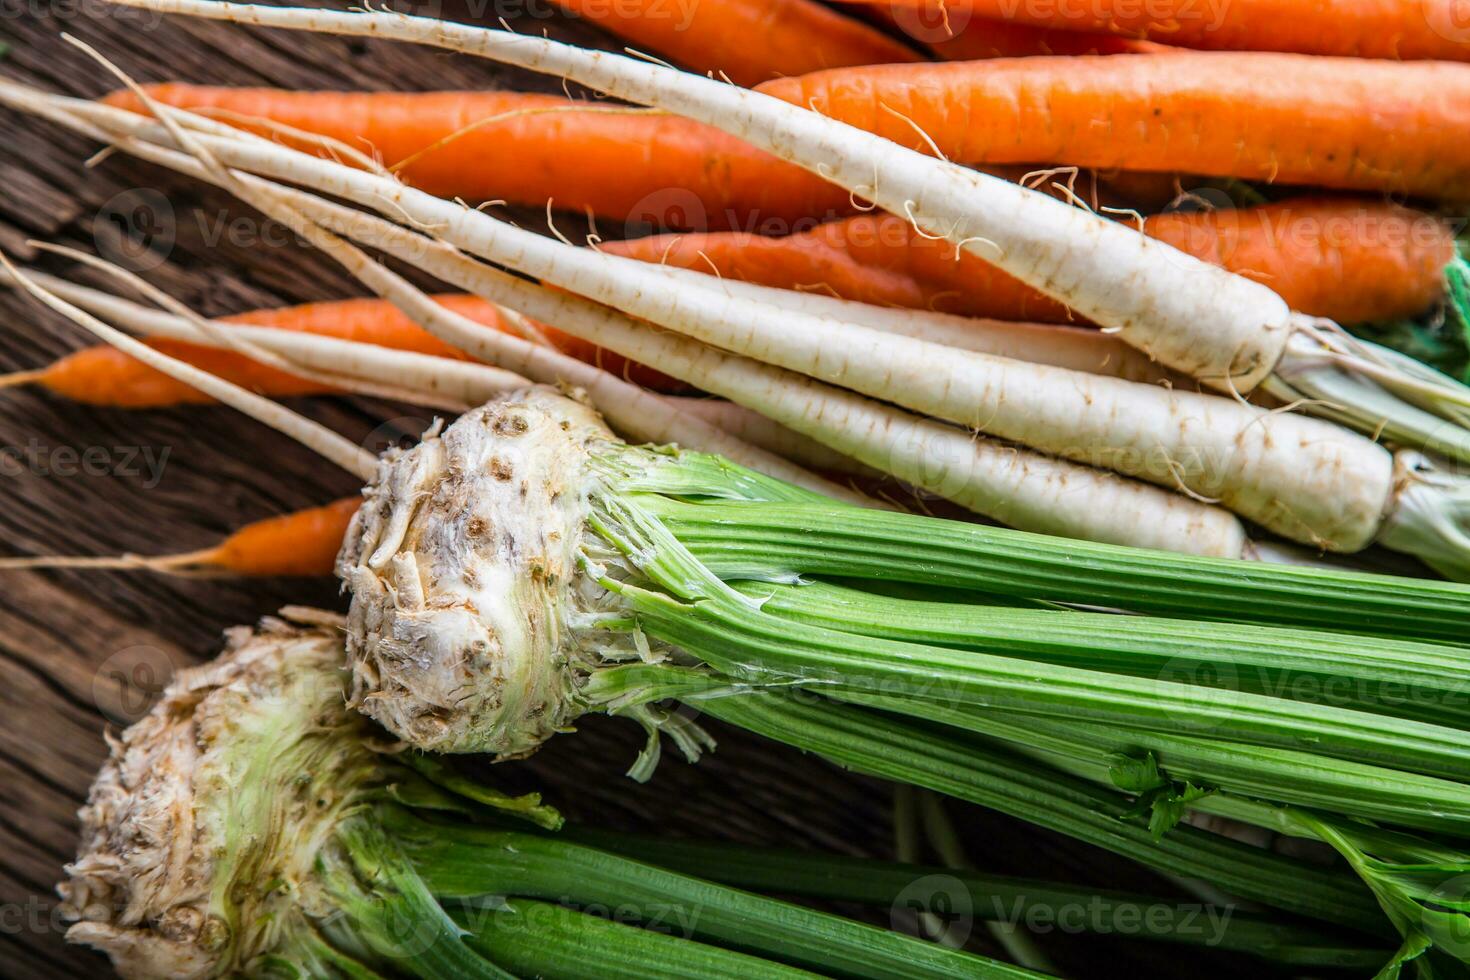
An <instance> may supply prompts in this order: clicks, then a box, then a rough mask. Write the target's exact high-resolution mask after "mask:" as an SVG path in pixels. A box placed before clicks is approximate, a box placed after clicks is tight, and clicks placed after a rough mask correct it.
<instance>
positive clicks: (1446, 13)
mask: <svg viewBox="0 0 1470 980" xmlns="http://www.w3.org/2000/svg"><path fill="white" fill-rule="evenodd" d="M848 2H859V3H879V4H881V5H882V6H885V7H891V6H898V7H902V8H904V10H905V11H906V12H907V13H908V14H909V15H910V16H922V17H923V18H924V19H925V22H926V23H927V22H932V21H936V20H940V19H943V18H948V20H949V21H950V22H951V23H959V24H964V23H967V22H968V21H969V20H970V19H971V18H973V17H990V18H997V19H1004V20H1014V21H1017V22H1020V23H1024V24H1030V25H1033V26H1036V27H1049V28H1058V29H1062V30H1072V31H1096V32H1102V33H1113V34H1121V35H1126V36H1131V37H1145V38H1151V39H1152V40H1155V41H1162V42H1165V43H1167V44H1171V45H1179V46H1181V47H1187V48H1207V49H1213V50H1233V51H1295V52H1300V53H1303V54H1318V55H1343V56H1350V57H1358V58H1390V59H1404V60H1423V59H1429V60H1444V61H1466V60H1470V21H1467V19H1466V17H1465V13H1464V9H1463V4H1461V3H1460V2H1459V0H1150V2H1148V3H1138V2H1137V0H1093V2H1091V3H1021V2H1018V0H848ZM941 3H942V5H943V7H942V10H941V9H940V4H941Z"/></svg>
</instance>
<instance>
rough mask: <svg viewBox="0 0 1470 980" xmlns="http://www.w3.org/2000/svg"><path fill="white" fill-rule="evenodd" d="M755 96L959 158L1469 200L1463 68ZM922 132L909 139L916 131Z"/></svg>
mask: <svg viewBox="0 0 1470 980" xmlns="http://www.w3.org/2000/svg"><path fill="white" fill-rule="evenodd" d="M760 91H762V92H764V93H766V94H768V95H774V96H776V97H778V98H781V99H784V100H785V101H787V102H791V103H794V104H796V105H800V106H806V107H811V108H815V109H816V110H817V111H819V112H821V113H823V114H825V115H828V116H832V117H834V118H837V119H840V120H842V121H844V122H847V123H850V124H852V125H854V126H857V127H859V128H861V129H865V130H868V131H869V132H873V133H877V134H879V135H881V136H885V137H887V138H889V139H891V140H893V141H895V142H898V143H900V144H902V145H903V146H906V147H909V148H912V149H915V150H920V151H923V152H932V151H931V150H930V144H929V140H932V141H933V143H934V144H935V145H936V146H937V147H938V149H939V150H940V152H942V153H943V154H944V155H945V156H946V157H948V158H949V159H951V160H953V161H955V162H957V163H964V164H979V163H1019V162H1027V161H1033V160H1050V161H1055V162H1057V163H1065V164H1074V165H1078V166H1087V167H1100V168H1110V167H1119V168H1123V169H1128V170H1151V171H1169V170H1173V171H1183V172H1186V173H1196V174H1206V175H1210V176H1218V177H1241V178H1246V179H1250V180H1261V181H1270V182H1275V181H1279V182H1282V183H1287V184H1308V185H1321V186H1326V187H1339V188H1349V189H1360V190H1374V191H1394V192H1404V193H1410V194H1418V195H1424V196H1427V197H1435V198H1449V199H1460V198H1465V197H1470V146H1467V144H1466V142H1465V141H1464V140H1462V139H1460V138H1459V134H1460V133H1461V132H1463V131H1464V130H1465V128H1466V126H1467V125H1470V67H1467V66H1464V65H1455V64H1443V63H1420V64H1394V63H1389V62H1364V61H1358V60H1353V59H1345V58H1312V57H1305V56H1302V55H1290V54H1258V53H1248V54H1233V53H1223V54H1222V53H1200V52H1181V53H1179V54H1176V55H1170V56H1169V57H1167V58H1152V57H1148V58H1143V57H1137V58H1120V57H1085V56H1084V57H1077V58H1014V59H1001V60H994V61H977V62H967V63H963V64H959V63H955V64H945V65H928V64H926V65H901V66H898V65H895V66H883V65H879V66H874V67H871V68H850V69H842V70H840V71H828V72H817V73H815V74H812V75H805V76H803V77H801V78H791V79H780V80H777V81H775V82H770V83H767V84H765V85H762V86H760ZM921 130H922V134H921V133H920V131H921Z"/></svg>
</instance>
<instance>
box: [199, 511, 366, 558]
mask: <svg viewBox="0 0 1470 980" xmlns="http://www.w3.org/2000/svg"><path fill="white" fill-rule="evenodd" d="M361 504H362V498H361V497H346V498H344V499H342V500H337V501H334V502H332V503H330V504H327V505H326V506H324V507H312V508H310V509H308V510H300V511H297V512H295V513H294V514H284V515H282V516H280V517H269V518H266V519H265V520H262V521H255V522H254V523H252V524H246V525H245V526H244V527H242V528H240V530H238V531H236V532H235V533H234V534H231V535H230V536H229V537H227V538H225V539H224V540H223V541H221V542H220V543H219V544H218V545H217V546H216V547H214V548H210V549H208V550H206V551H202V552H198V553H196V555H195V556H194V560H193V561H192V562H190V564H194V565H200V566H206V567H210V568H216V569H219V570H220V571H227V572H234V573H236V574H238V575H330V574H332V568H333V566H334V565H335V564H336V561H337V552H338V551H339V550H341V548H342V539H343V537H345V536H346V534H347V525H348V524H349V523H350V522H351V521H352V515H354V514H356V513H357V508H358V507H359V506H360V505H361Z"/></svg>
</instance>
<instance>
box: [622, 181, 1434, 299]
mask: <svg viewBox="0 0 1470 980" xmlns="http://www.w3.org/2000/svg"><path fill="white" fill-rule="evenodd" d="M1144 228H1145V231H1146V232H1147V233H1148V234H1149V235H1151V236H1153V237H1155V238H1158V239H1160V240H1162V241H1166V242H1168V243H1169V244H1171V245H1173V246H1175V247H1176V248H1179V249H1181V250H1182V251H1185V252H1188V253H1190V254H1191V255H1194V256H1196V257H1198V258H1200V259H1204V260H1205V261H1207V262H1212V263H1214V264H1216V265H1220V266H1223V267H1225V268H1227V269H1230V270H1231V271H1233V272H1237V273H1240V274H1242V275H1245V276H1249V277H1251V278H1254V279H1258V280H1260V281H1261V282H1264V283H1266V284H1267V285H1269V286H1271V287H1272V288H1273V289H1275V290H1276V291H1277V292H1278V293H1280V294H1281V296H1282V297H1283V298H1284V299H1285V300H1286V301H1287V302H1288V303H1289V304H1291V306H1292V307H1293V308H1295V309H1298V310H1300V311H1302V312H1304V313H1309V314H1313V315H1315V316H1325V317H1331V318H1332V319H1334V320H1338V321H1339V322H1344V323H1358V322H1367V321H1387V320H1394V319H1398V318H1402V317H1411V316H1414V315H1417V314H1419V313H1422V312H1424V311H1425V310H1427V309H1429V308H1430V307H1432V306H1433V305H1434V304H1435V303H1437V302H1438V301H1440V299H1442V297H1443V293H1444V268H1445V266H1446V265H1447V264H1448V263H1449V262H1450V261H1451V260H1452V259H1453V258H1454V255H1455V239H1454V234H1453V232H1452V231H1451V229H1450V228H1448V227H1447V226H1446V225H1445V224H1444V223H1442V222H1440V221H1439V220H1437V219H1435V218H1433V217H1431V216H1430V215H1427V214H1423V213H1421V212H1418V211H1412V210H1409V209H1408V208H1401V207H1397V206H1394V205H1390V204H1383V203H1380V202H1376V201H1361V200H1353V199H1331V198H1296V199H1291V200H1286V201H1281V202H1278V203H1275V204H1267V205H1262V206H1260V207H1253V208H1241V209H1238V210H1216V211H1209V212H1195V213H1189V214H1185V213H1177V214H1164V215H1157V216H1155V217H1152V218H1149V219H1148V220H1147V222H1146V224H1145V226H1144ZM603 247H604V248H606V249H608V250H610V251H615V252H618V253H619V254H622V255H628V256H632V257H634V258H639V259H643V260H645V261H650V262H659V261H665V262H668V263H669V264H671V265H675V266H680V267H683V268H690V269H698V270H704V271H711V270H712V269H713V270H717V271H718V272H719V274H721V275H723V276H727V277H729V278H731V279H739V280H745V281H749V282H758V283H761V284H763V285H768V286H779V287H782V288H786V289H803V290H819V291H822V292H826V293H830V294H834V295H837V296H841V297H843V298H845V299H855V300H861V301H862V302H866V303H874V304H877V305H884V306H901V307H909V308H913V309H934V310H939V311H941V312H947V313H959V314H963V315H968V316H977V317H990V318H993V319H1004V320H1033V321H1040V322H1045V323H1066V322H1070V321H1071V320H1073V319H1075V318H1073V317H1071V316H1070V314H1069V313H1068V311H1067V309H1066V308H1065V307H1064V306H1062V305H1061V304H1059V303H1057V302H1055V301H1053V300H1050V299H1048V298H1047V297H1045V296H1043V295H1042V294H1040V293H1038V292H1035V291H1033V290H1032V289H1030V288H1028V287H1026V286H1024V285H1022V284H1021V283H1020V282H1018V281H1017V280H1015V279H1012V278H1011V277H1010V276H1007V275H1006V274H1004V273H1002V272H1000V271H998V270H997V269H995V267H994V266H991V265H990V264H988V263H986V262H984V261H982V260H981V259H979V258H977V257H975V256H973V255H970V254H968V253H965V254H962V255H961V256H960V258H959V260H958V261H956V259H955V250H954V247H953V246H952V245H950V244H949V243H948V242H944V241H936V240H934V239H930V238H925V237H923V236H921V235H919V234H917V233H916V232H915V231H914V230H913V228H912V226H911V225H909V223H908V222H906V221H904V220H903V219H901V218H894V217H891V216H886V215H885V216H876V215H862V216H859V217H855V218H849V219H847V220H845V221H838V222H832V223H830V224H826V225H822V226H820V227H818V228H815V229H813V230H812V231H810V232H806V233H802V234H797V235H791V236H788V237H786V238H762V237H760V236H755V235H744V234H740V233H724V234H711V235H666V236H659V237H655V238H645V239H637V240H634V241H628V242H616V243H608V244H606V245H604V246H603Z"/></svg>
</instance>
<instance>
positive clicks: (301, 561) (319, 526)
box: [0, 497, 362, 576]
mask: <svg viewBox="0 0 1470 980" xmlns="http://www.w3.org/2000/svg"><path fill="white" fill-rule="evenodd" d="M361 505H362V498H361V497H345V498H343V499H342V500H337V501H333V502H332V503H330V504H327V505H325V506H323V507H311V508H308V509H307V510H299V511H296V512H295V513H292V514H282V515H281V516H279V517H267V518H265V519H264V520H259V521H253V522H252V523H250V524H246V525H245V526H244V527H242V528H240V529H239V530H238V531H236V532H234V533H233V534H231V535H230V536H229V537H227V538H225V539H224V540H223V541H221V542H220V543H219V544H217V545H215V546H213V547H211V548H202V549H200V550H199V551H190V552H185V553H183V554H178V555H157V556H149V555H121V556H118V557H92V556H79V557H51V556H37V557H34V558H3V559H0V570H6V571H13V570H17V569H27V568H93V569H118V570H127V569H144V570H147V571H153V572H169V573H174V574H191V573H203V574H206V575H209V574H215V575H218V574H227V575H293V576H296V575H299V576H323V575H331V574H332V571H333V568H334V566H335V565H336V562H337V552H338V551H339V550H341V548H342V539H343V538H344V537H346V535H347V526H348V524H350V523H351V522H352V515H354V514H356V513H357V509H358V507H360V506H361Z"/></svg>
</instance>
